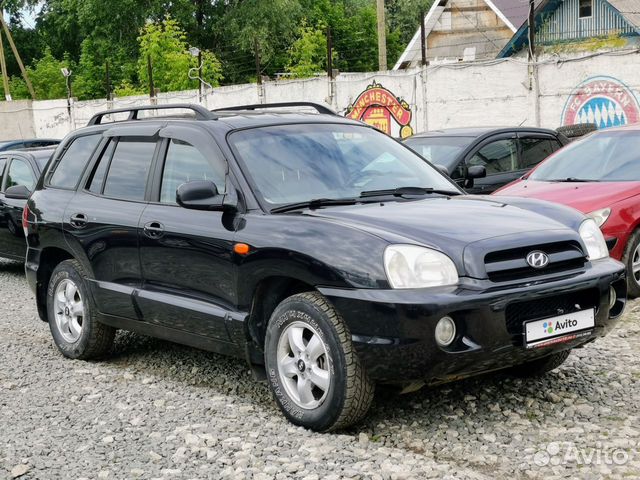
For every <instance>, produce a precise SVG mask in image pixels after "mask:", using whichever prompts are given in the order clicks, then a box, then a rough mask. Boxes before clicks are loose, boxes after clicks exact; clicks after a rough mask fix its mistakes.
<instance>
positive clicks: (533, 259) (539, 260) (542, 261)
mask: <svg viewBox="0 0 640 480" xmlns="http://www.w3.org/2000/svg"><path fill="white" fill-rule="evenodd" d="M527 263H528V264H529V265H530V266H532V267H533V268H544V267H546V266H547V265H549V255H547V254H546V253H544V252H540V251H535V252H531V253H530V254H529V255H527Z"/></svg>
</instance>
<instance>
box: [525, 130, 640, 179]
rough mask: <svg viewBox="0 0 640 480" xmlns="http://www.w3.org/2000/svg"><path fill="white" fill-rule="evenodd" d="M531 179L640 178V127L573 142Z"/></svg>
mask: <svg viewBox="0 0 640 480" xmlns="http://www.w3.org/2000/svg"><path fill="white" fill-rule="evenodd" d="M529 178H530V179H532V180H549V181H563V180H567V179H569V178H570V179H578V180H587V181H602V182H605V181H606V182H625V181H627V182H633V181H640V131H634V130H628V131H618V132H616V131H612V132H608V131H606V130H604V131H602V132H598V133H594V134H592V135H589V136H588V137H584V138H583V139H580V140H577V141H575V142H573V143H570V144H569V145H567V146H566V147H564V148H563V149H562V150H560V151H559V152H557V153H556V154H554V155H553V156H552V157H550V158H549V160H547V161H545V162H544V163H543V164H541V165H540V166H539V167H538V168H537V169H536V170H534V172H533V174H532V175H531V176H530V177H529Z"/></svg>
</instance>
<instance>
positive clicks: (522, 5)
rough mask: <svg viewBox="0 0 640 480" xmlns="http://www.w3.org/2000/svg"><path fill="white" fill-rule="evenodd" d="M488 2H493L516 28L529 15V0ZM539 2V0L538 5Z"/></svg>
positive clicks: (494, 0) (538, 0) (496, 0)
mask: <svg viewBox="0 0 640 480" xmlns="http://www.w3.org/2000/svg"><path fill="white" fill-rule="evenodd" d="M487 3H493V4H494V5H495V7H496V8H497V9H498V10H499V11H500V12H501V13H502V14H503V15H504V16H505V17H507V19H508V20H509V22H510V23H511V25H513V27H514V29H516V30H517V29H518V28H520V26H521V25H522V24H523V23H524V22H525V20H527V18H528V17H529V0H491V1H490V2H487ZM539 3H540V0H537V1H536V5H537V4H539Z"/></svg>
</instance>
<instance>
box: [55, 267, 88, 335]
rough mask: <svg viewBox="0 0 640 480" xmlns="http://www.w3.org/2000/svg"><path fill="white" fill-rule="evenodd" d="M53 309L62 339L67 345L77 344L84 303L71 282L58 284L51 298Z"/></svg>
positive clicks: (80, 332)
mask: <svg viewBox="0 0 640 480" xmlns="http://www.w3.org/2000/svg"><path fill="white" fill-rule="evenodd" d="M53 308H54V316H55V321H56V326H57V328H58V332H60V335H62V338H64V340H65V341H66V342H68V343H75V342H77V341H78V339H79V338H80V335H81V334H82V326H83V323H84V302H83V300H82V296H81V295H80V290H79V289H78V286H77V285H76V284H75V283H74V282H73V281H71V280H69V279H65V280H63V281H61V282H60V283H59V284H58V286H57V287H56V291H55V294H54V297H53Z"/></svg>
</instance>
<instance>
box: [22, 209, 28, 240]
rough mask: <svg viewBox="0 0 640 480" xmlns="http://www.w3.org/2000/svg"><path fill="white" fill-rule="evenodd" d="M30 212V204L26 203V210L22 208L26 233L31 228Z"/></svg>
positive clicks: (23, 225) (23, 226)
mask: <svg viewBox="0 0 640 480" xmlns="http://www.w3.org/2000/svg"><path fill="white" fill-rule="evenodd" d="M29 213H30V212H29V206H28V205H25V207H24V210H22V228H23V229H24V233H25V234H26V233H27V229H28V228H29Z"/></svg>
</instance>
